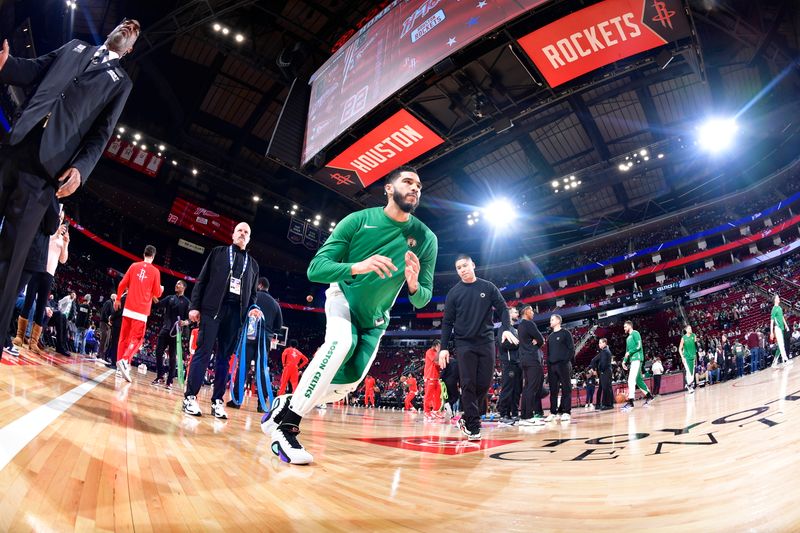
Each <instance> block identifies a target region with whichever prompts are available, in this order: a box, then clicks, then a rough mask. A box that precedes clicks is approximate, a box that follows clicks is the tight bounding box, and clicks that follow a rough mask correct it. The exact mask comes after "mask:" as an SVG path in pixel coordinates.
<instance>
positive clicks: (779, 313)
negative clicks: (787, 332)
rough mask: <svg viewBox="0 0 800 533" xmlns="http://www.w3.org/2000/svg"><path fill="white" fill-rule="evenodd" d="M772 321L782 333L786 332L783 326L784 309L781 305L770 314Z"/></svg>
mask: <svg viewBox="0 0 800 533" xmlns="http://www.w3.org/2000/svg"><path fill="white" fill-rule="evenodd" d="M770 319H772V321H773V322H775V325H777V326H778V327H779V328H780V330H781V331H783V330H784V326H783V308H782V307H781V306H780V305H776V306H774V307H773V308H772V314H770Z"/></svg>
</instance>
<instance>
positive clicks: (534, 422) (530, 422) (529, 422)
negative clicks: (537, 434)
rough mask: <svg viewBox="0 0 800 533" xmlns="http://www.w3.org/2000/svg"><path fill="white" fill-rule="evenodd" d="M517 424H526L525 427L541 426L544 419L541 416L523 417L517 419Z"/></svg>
mask: <svg viewBox="0 0 800 533" xmlns="http://www.w3.org/2000/svg"><path fill="white" fill-rule="evenodd" d="M519 425H520V426H526V427H531V426H543V425H544V419H543V418H541V417H539V418H536V417H533V418H524V419H522V420H520V421H519Z"/></svg>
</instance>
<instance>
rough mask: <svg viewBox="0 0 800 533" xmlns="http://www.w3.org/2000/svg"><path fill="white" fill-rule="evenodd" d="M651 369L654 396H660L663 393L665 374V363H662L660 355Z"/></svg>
mask: <svg viewBox="0 0 800 533" xmlns="http://www.w3.org/2000/svg"><path fill="white" fill-rule="evenodd" d="M650 371H651V372H652V373H653V396H658V395H659V394H661V376H662V375H663V374H664V365H662V364H661V358H660V357H656V360H655V361H654V362H653V366H651V367H650Z"/></svg>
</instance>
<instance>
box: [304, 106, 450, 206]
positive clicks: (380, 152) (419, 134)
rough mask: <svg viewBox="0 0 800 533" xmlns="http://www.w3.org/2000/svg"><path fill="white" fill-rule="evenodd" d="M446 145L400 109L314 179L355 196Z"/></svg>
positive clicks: (335, 159) (409, 114)
mask: <svg viewBox="0 0 800 533" xmlns="http://www.w3.org/2000/svg"><path fill="white" fill-rule="evenodd" d="M443 142H444V139H442V138H441V137H439V136H438V135H436V134H435V133H434V132H433V131H432V130H431V129H430V128H428V127H427V126H426V125H425V124H423V123H422V122H420V121H419V120H417V119H416V118H415V117H414V116H413V115H411V113H409V112H408V111H406V110H405V109H401V110H400V111H398V112H397V113H395V114H394V115H392V116H391V117H390V118H389V119H387V120H386V121H385V122H383V123H382V124H381V125H379V126H378V127H377V128H375V129H374V130H372V131H371V132H369V133H367V134H366V135H365V136H364V137H362V138H361V139H359V140H358V141H356V142H355V144H353V145H352V146H350V148H348V149H347V150H345V151H344V152H342V153H341V154H339V155H338V156H337V157H335V158H334V159H333V160H332V161H331V162H330V163H328V164H327V165H326V166H325V168H323V169H322V170H320V171H319V172H317V173H316V175H315V176H314V177H315V179H317V180H318V181H320V182H321V183H323V184H325V185H328V186H331V187H333V188H336V189H341V191H342V192H343V193H344V194H355V193H356V192H358V191H360V190H361V189H363V188H364V187H367V186H368V185H371V184H372V183H375V182H376V181H378V180H379V179H381V178H382V177H384V176H385V175H387V174H388V173H389V172H391V171H392V170H394V169H396V168H397V167H400V166H403V165H405V164H406V163H408V162H409V161H411V160H413V159H416V158H417V157H419V156H421V155H422V154H424V153H425V152H427V151H428V150H431V149H432V148H434V147H436V146H439V145H440V144H442V143H443Z"/></svg>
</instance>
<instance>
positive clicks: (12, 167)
mask: <svg viewBox="0 0 800 533" xmlns="http://www.w3.org/2000/svg"><path fill="white" fill-rule="evenodd" d="M42 131H43V130H42V128H39V127H35V128H34V129H33V131H31V133H30V134H28V136H27V137H26V138H25V139H24V140H23V141H22V142H21V143H20V144H18V145H17V146H15V147H13V148H10V147H5V148H3V150H2V151H0V216H2V217H3V228H2V230H0V324H8V323H9V322H11V319H12V317H13V314H14V304H15V302H16V300H17V294H18V292H19V290H18V289H19V284H20V278H21V277H22V270H23V268H24V266H25V260H26V259H27V257H28V251H29V250H30V247H31V244H33V239H34V237H35V236H36V232H37V231H38V230H39V227H40V225H41V223H42V219H43V218H44V214H45V212H46V211H47V208H48V206H50V205H51V204H52V203H53V202H55V188H54V187H53V185H51V182H52V179H51V178H50V177H49V176H47V174H46V172H45V171H44V170H43V169H42V168H41V164H40V163H39V145H40V144H41V134H42Z"/></svg>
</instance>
